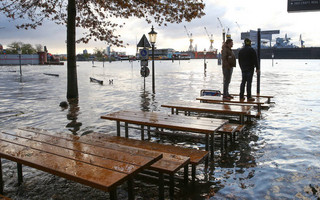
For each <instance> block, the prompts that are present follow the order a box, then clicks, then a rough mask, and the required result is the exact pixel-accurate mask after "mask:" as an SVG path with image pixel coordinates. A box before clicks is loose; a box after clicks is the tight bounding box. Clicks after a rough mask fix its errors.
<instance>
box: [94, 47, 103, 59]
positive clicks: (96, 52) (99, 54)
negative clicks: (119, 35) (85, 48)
mask: <svg viewBox="0 0 320 200" xmlns="http://www.w3.org/2000/svg"><path fill="white" fill-rule="evenodd" d="M94 55H95V56H96V58H97V60H99V61H103V58H104V50H103V49H98V48H95V49H94Z"/></svg>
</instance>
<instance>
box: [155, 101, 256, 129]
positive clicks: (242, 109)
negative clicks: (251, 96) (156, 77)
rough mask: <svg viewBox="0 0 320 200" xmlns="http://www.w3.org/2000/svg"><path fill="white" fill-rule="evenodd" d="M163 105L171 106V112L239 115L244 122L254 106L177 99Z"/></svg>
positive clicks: (241, 121) (242, 122)
mask: <svg viewBox="0 0 320 200" xmlns="http://www.w3.org/2000/svg"><path fill="white" fill-rule="evenodd" d="M161 107H166V108H171V113H172V114H174V113H176V114H178V111H179V110H182V111H185V112H188V113H187V114H188V115H190V112H205V113H218V114H223V115H236V116H239V121H240V123H241V124H244V118H245V116H246V115H248V114H249V112H250V110H251V109H252V107H253V106H250V105H241V106H238V105H230V104H205V103H199V102H187V101H175V102H171V103H168V104H162V105H161Z"/></svg>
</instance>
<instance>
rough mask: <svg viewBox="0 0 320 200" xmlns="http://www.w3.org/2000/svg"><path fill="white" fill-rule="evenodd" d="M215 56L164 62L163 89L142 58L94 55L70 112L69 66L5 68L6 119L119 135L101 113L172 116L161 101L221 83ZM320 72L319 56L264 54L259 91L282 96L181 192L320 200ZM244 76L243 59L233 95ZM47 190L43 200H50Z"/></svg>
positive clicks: (83, 65)
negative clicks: (143, 70)
mask: <svg viewBox="0 0 320 200" xmlns="http://www.w3.org/2000/svg"><path fill="white" fill-rule="evenodd" d="M207 62H208V63H207V68H206V70H205V71H204V68H203V60H190V61H185V60H181V61H180V60H179V62H172V61H167V62H166V61H162V62H158V61H156V62H155V69H156V72H157V73H156V77H155V78H156V91H157V93H156V94H152V93H151V91H152V85H151V76H149V77H147V78H146V79H145V82H144V81H143V78H142V77H141V76H140V63H139V62H131V63H130V62H112V63H107V62H106V63H100V62H96V63H95V66H96V67H94V68H92V64H91V62H79V63H77V64H78V68H77V71H78V80H79V85H78V87H79V101H76V102H74V101H69V102H68V103H69V107H68V108H67V109H61V108H60V107H59V102H61V101H66V85H67V84H66V78H67V77H66V74H67V73H66V71H67V70H66V65H65V66H25V67H24V68H23V69H24V71H23V76H22V77H20V75H19V70H18V66H0V72H1V73H0V76H1V78H0V105H1V107H0V126H1V129H12V128H17V127H23V126H33V127H37V128H43V129H48V130H51V131H56V132H71V133H72V134H75V135H85V134H90V133H91V132H93V131H96V132H102V133H110V134H115V131H116V127H115V123H114V122H112V121H108V120H102V119H100V116H101V115H104V114H107V113H110V112H115V111H119V110H143V111H148V112H150V111H158V112H164V113H170V110H168V109H167V108H162V107H161V104H164V103H168V102H171V101H176V100H185V101H194V100H195V99H196V97H198V96H199V93H200V90H201V89H217V90H222V72H221V66H218V65H217V62H216V60H207ZM305 63H308V64H305ZM9 71H16V72H15V73H12V72H10V73H9ZM43 73H54V74H59V75H60V76H59V77H58V78H57V77H51V76H45V75H43ZM89 77H94V78H97V79H99V80H103V81H104V82H105V83H108V81H109V80H113V84H105V85H99V84H95V83H92V82H90V81H89ZM319 77H320V60H276V61H275V64H274V66H272V61H271V60H262V64H261V93H262V94H266V95H275V99H274V101H275V102H276V104H275V106H274V107H272V108H270V109H269V110H268V111H264V112H263V118H262V119H261V120H258V121H256V122H255V123H254V124H253V125H252V126H250V127H248V129H247V130H246V131H245V134H244V135H242V136H240V137H239V139H238V140H237V141H236V143H235V144H234V145H231V146H230V148H229V149H228V151H226V152H221V151H220V146H219V145H218V144H217V145H216V147H215V150H216V151H215V160H214V162H211V163H210V164H209V170H208V171H206V170H205V168H204V166H203V165H200V166H199V167H198V168H197V173H196V174H197V183H196V184H195V186H194V187H193V188H192V189H193V190H190V192H188V191H187V192H185V191H181V192H177V199H210V198H211V199H318V198H320V189H319V188H320V185H319V182H320V177H319V174H320V167H319V166H320V148H319V146H320V145H319V142H318V141H320V134H319V128H320V114H319V113H320V101H319V99H320V95H319V93H318V92H317V91H319V90H320V79H319ZM255 80H256V77H254V82H253V88H252V91H253V93H255V91H256V84H255ZM240 83H241V71H240V68H239V67H238V66H237V67H236V68H235V69H234V72H233V75H232V80H231V83H230V93H239V89H240V88H239V87H240ZM130 136H131V137H132V138H137V139H138V138H140V131H139V130H130ZM152 140H153V141H155V142H160V143H164V144H169V145H178V146H183V147H187V148H196V149H202V150H203V149H204V144H203V141H202V140H201V139H200V138H193V137H187V136H184V137H169V136H163V137H158V136H157V135H155V136H154V137H152ZM179 173H180V172H179ZM181 173H182V172H181ZM12 182H14V181H12ZM138 188H139V191H137V193H138V194H140V195H141V194H142V195H146V196H144V197H145V199H152V198H153V196H152V197H150V198H148V194H150V190H153V189H150V187H141V185H138ZM155 188H156V187H155ZM30 190H32V187H30ZM35 190H37V189H35ZM154 190H155V194H157V189H154ZM10 191H16V188H13V189H12V190H10ZM38 191H40V190H39V189H38ZM178 191H179V190H178ZM10 195H11V196H13V197H15V196H14V195H16V194H15V193H14V192H12V193H10ZM43 195H45V194H43ZM46 197H47V196H46ZM46 197H43V198H41V197H40V198H39V199H48V198H51V196H50V197H48V198H46ZM70 198H72V195H71V196H70Z"/></svg>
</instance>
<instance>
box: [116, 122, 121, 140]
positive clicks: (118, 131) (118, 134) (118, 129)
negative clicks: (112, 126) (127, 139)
mask: <svg viewBox="0 0 320 200" xmlns="http://www.w3.org/2000/svg"><path fill="white" fill-rule="evenodd" d="M117 136H119V137H120V136H121V135H120V121H117Z"/></svg>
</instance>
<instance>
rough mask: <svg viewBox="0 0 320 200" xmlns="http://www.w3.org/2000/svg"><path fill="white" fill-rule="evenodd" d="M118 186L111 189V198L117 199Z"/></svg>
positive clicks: (111, 199) (112, 199)
mask: <svg viewBox="0 0 320 200" xmlns="http://www.w3.org/2000/svg"><path fill="white" fill-rule="evenodd" d="M117 199H118V198H117V188H115V189H113V190H112V191H110V200H117Z"/></svg>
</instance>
